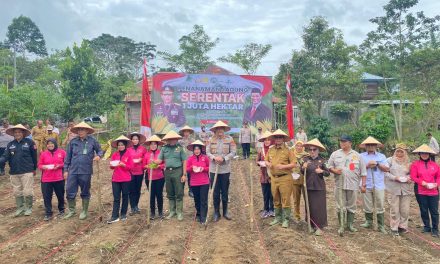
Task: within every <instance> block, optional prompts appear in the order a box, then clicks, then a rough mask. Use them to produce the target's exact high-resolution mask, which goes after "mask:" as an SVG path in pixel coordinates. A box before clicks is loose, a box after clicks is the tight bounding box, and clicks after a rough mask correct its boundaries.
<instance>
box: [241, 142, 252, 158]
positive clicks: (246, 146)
mask: <svg viewBox="0 0 440 264" xmlns="http://www.w3.org/2000/svg"><path fill="white" fill-rule="evenodd" d="M241 148H242V149H243V158H245V159H247V158H249V156H250V155H251V143H241Z"/></svg>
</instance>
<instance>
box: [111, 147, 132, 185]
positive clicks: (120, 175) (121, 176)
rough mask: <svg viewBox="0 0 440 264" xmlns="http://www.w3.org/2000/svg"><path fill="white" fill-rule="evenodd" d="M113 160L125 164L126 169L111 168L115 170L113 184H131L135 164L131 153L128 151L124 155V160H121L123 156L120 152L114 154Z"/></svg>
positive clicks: (120, 167)
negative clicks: (132, 168)
mask: <svg viewBox="0 0 440 264" xmlns="http://www.w3.org/2000/svg"><path fill="white" fill-rule="evenodd" d="M111 160H119V161H120V162H122V163H124V164H125V167H122V166H117V167H113V166H110V169H112V170H113V175H112V182H129V181H131V173H130V169H131V167H132V166H133V162H132V160H131V157H130V153H129V151H128V150H127V151H126V152H125V153H124V155H122V158H121V155H120V154H119V151H116V152H115V153H113V154H112V158H111Z"/></svg>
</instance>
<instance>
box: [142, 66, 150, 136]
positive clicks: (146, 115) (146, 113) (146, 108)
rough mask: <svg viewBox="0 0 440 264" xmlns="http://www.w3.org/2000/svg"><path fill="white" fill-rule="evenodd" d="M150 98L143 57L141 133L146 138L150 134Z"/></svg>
mask: <svg viewBox="0 0 440 264" xmlns="http://www.w3.org/2000/svg"><path fill="white" fill-rule="evenodd" d="M150 120H151V98H150V91H149V89H148V78H147V60H146V59H145V58H144V74H143V78H142V100H141V134H143V135H144V136H146V137H147V138H148V137H150V136H151V123H150Z"/></svg>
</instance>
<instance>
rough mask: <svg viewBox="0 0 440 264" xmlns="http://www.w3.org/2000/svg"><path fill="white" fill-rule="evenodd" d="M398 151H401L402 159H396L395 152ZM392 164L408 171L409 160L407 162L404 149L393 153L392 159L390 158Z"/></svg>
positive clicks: (407, 158) (407, 157)
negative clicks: (394, 163)
mask: <svg viewBox="0 0 440 264" xmlns="http://www.w3.org/2000/svg"><path fill="white" fill-rule="evenodd" d="M398 150H402V151H403V157H402V158H399V157H397V154H396V153H397V151H398ZM392 160H393V162H396V163H397V164H400V165H402V166H404V167H405V168H406V169H407V170H409V166H410V160H409V156H408V152H407V151H406V150H404V149H396V150H395V151H394V154H393V157H392Z"/></svg>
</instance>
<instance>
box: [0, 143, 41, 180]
mask: <svg viewBox="0 0 440 264" xmlns="http://www.w3.org/2000/svg"><path fill="white" fill-rule="evenodd" d="M6 162H8V163H9V167H10V170H9V174H10V175H15V174H24V173H30V172H34V171H35V170H36V169H37V150H36V148H35V143H34V142H33V141H32V140H31V139H28V138H23V139H22V140H20V142H18V141H17V140H16V139H14V140H13V141H11V142H9V143H8V145H7V146H6V149H5V152H4V153H3V156H2V157H0V164H4V163H6Z"/></svg>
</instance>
